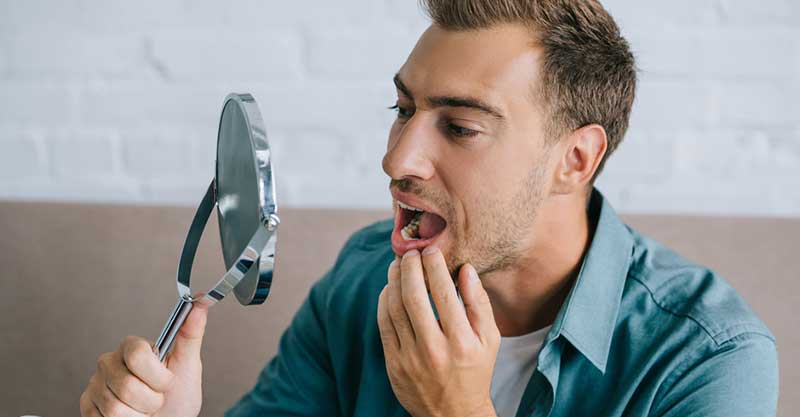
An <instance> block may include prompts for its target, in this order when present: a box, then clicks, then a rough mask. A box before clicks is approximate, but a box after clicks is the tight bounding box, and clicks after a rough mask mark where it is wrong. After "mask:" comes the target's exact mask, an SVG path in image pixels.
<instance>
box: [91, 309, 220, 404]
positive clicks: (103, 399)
mask: <svg viewBox="0 0 800 417" xmlns="http://www.w3.org/2000/svg"><path fill="white" fill-rule="evenodd" d="M207 312H208V307H206V306H203V305H202V304H199V303H198V304H197V305H196V306H195V307H193V308H192V311H191V312H190V313H189V317H187V318H186V321H185V322H184V323H183V326H181V329H180V331H179V332H178V335H177V336H176V338H175V344H174V347H173V349H172V352H170V353H169V354H167V357H166V361H165V362H164V363H161V362H160V361H159V360H158V356H156V354H155V353H154V352H153V348H152V346H151V345H150V343H149V342H147V341H146V340H144V339H142V338H140V337H133V336H128V337H126V338H125V340H123V341H122V344H120V346H119V348H118V349H117V350H116V351H114V352H108V353H104V354H102V355H100V357H99V358H98V359H97V371H96V372H95V373H94V375H92V377H91V379H90V380H89V384H88V385H87V386H86V390H85V391H83V394H81V399H80V409H81V416H83V417H99V416H103V417H122V416H126V417H127V416H155V417H161V416H164V417H167V416H168V417H194V416H197V415H198V414H199V413H200V405H201V403H202V389H201V374H202V363H201V362H200V347H201V345H202V341H203V332H204V331H205V327H206V314H207Z"/></svg>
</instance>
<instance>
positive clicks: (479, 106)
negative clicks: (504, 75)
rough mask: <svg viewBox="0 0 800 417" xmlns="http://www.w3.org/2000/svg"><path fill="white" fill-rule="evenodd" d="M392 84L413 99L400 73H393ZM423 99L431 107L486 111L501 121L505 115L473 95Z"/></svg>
mask: <svg viewBox="0 0 800 417" xmlns="http://www.w3.org/2000/svg"><path fill="white" fill-rule="evenodd" d="M394 85H395V87H397V89H398V90H400V92H401V93H403V94H404V95H405V96H406V97H408V98H410V99H412V100H413V99H414V96H413V95H412V94H411V90H409V89H408V87H407V86H406V85H405V83H403V80H401V79H400V74H395V76H394ZM425 101H427V102H428V104H430V105H431V107H465V108H469V109H475V110H478V111H480V112H482V113H486V114H487V115H489V116H492V117H493V118H495V119H497V120H498V121H501V122H502V121H504V120H505V117H504V116H503V114H502V113H501V112H500V110H499V109H497V108H496V107H494V106H492V105H490V104H487V103H485V102H484V101H483V100H480V99H478V98H475V97H458V96H436V97H427V98H426V99H425Z"/></svg>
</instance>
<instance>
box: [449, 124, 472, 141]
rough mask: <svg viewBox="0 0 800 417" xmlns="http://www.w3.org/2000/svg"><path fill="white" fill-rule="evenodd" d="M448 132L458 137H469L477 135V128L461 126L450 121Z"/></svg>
mask: <svg viewBox="0 0 800 417" xmlns="http://www.w3.org/2000/svg"><path fill="white" fill-rule="evenodd" d="M446 128H447V133H448V134H450V135H451V136H453V137H456V138H468V137H472V136H475V135H477V134H478V133H480V132H478V131H477V130H472V129H469V128H466V127H463V126H459V125H457V124H455V123H448V124H447V126H446Z"/></svg>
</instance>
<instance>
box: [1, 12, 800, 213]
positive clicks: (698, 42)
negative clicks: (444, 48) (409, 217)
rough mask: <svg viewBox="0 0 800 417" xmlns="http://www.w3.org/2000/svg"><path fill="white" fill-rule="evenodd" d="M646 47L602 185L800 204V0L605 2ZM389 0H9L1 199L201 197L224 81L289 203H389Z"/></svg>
mask: <svg viewBox="0 0 800 417" xmlns="http://www.w3.org/2000/svg"><path fill="white" fill-rule="evenodd" d="M606 5H607V7H608V9H609V10H610V11H611V13H612V14H613V15H614V16H615V17H616V18H617V20H618V22H619V23H620V25H621V27H622V30H623V32H624V34H625V35H626V36H627V37H628V39H629V40H630V42H631V44H632V45H633V48H634V51H635V53H636V54H637V57H638V60H639V67H640V68H641V74H640V80H641V83H640V86H641V88H640V91H639V96H638V100H637V103H636V105H635V110H634V115H633V119H632V123H631V129H630V132H629V135H628V137H627V138H626V140H625V142H624V143H623V144H622V146H621V147H620V149H619V151H618V153H617V154H616V155H614V156H613V158H612V159H611V160H610V161H609V164H608V165H607V168H606V172H605V173H604V174H603V175H602V176H601V179H600V181H599V185H600V187H601V189H603V190H604V191H605V192H606V194H607V195H608V196H609V197H610V198H611V200H612V201H613V203H614V204H615V205H616V206H617V207H618V208H619V209H621V210H626V211H644V212H681V213H686V212H688V213H726V214H757V215H795V216H796V215H800V174H798V172H800V105H799V104H798V97H800V24H798V23H797V22H799V21H800V2H798V1H795V0H765V1H761V2H747V1H744V0H676V1H670V2H664V1H655V0H649V1H642V0H608V1H607V2H606ZM426 25H427V23H426V21H425V19H424V18H423V17H422V15H421V13H420V12H419V10H418V9H417V6H416V2H415V1H400V0H346V1H337V2H332V1H323V0H294V1H280V2H278V1H264V0H234V1H230V2H225V3H224V4H223V3H220V2H217V1H211V0H192V1H189V0H159V1H154V0H147V1H138V2H131V1H122V0H58V1H56V0H49V1H48V0H25V1H17V0H0V99H2V102H0V198H3V199H47V200H68V201H111V202H137V203H178V204H189V205H193V204H195V203H196V202H197V201H198V200H199V198H200V196H201V195H202V192H203V191H204V189H205V186H206V185H207V181H208V180H209V179H210V178H211V176H212V172H213V159H214V141H215V134H216V123H217V118H218V113H219V110H220V105H221V100H222V98H223V97H224V96H225V95H226V94H227V93H228V92H230V91H249V92H252V93H253V94H254V95H255V96H256V98H257V99H258V100H259V103H260V105H261V108H262V112H263V113H264V117H265V119H266V121H267V127H268V129H269V133H270V139H271V141H272V145H273V147H274V148H275V154H276V158H277V159H276V170H277V172H278V177H277V178H278V187H279V188H278V193H279V198H280V199H281V203H282V204H284V205H293V206H339V207H341V206H346V207H383V208H385V207H388V193H387V184H388V180H387V178H386V177H385V176H384V174H383V172H382V171H381V169H380V159H381V156H382V154H383V151H384V149H385V148H384V147H385V141H386V136H387V131H388V126H389V124H390V122H391V118H392V114H391V113H390V112H389V111H387V110H385V107H386V106H388V105H390V104H391V103H392V102H393V97H394V91H393V90H394V89H393V87H392V84H391V81H390V79H391V76H392V74H393V73H394V71H395V70H396V69H397V68H398V67H399V65H400V64H401V63H402V62H403V60H404V59H405V57H406V55H407V54H408V52H409V51H410V50H411V48H412V47H413V45H414V42H415V41H416V39H417V37H418V36H419V34H420V33H421V31H422V30H423V29H424V27H425V26H426Z"/></svg>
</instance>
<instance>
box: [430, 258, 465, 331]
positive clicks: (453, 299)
mask: <svg viewBox="0 0 800 417" xmlns="http://www.w3.org/2000/svg"><path fill="white" fill-rule="evenodd" d="M422 266H424V267H425V274H426V275H427V276H428V285H430V289H431V296H432V297H433V303H434V304H435V305H436V311H438V312H439V319H440V321H441V324H442V330H443V331H444V334H445V335H446V336H448V337H451V336H454V335H457V334H464V333H466V332H470V333H471V332H472V329H471V328H470V324H469V322H468V321H467V316H466V315H465V314H464V307H462V305H461V302H460V301H459V300H458V294H457V293H456V286H455V284H453V278H452V277H451V276H450V271H449V270H448V269H447V263H446V262H445V260H444V256H443V255H442V252H441V251H440V250H439V249H438V248H436V247H432V246H429V247H427V248H425V251H424V254H423V255H422Z"/></svg>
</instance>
